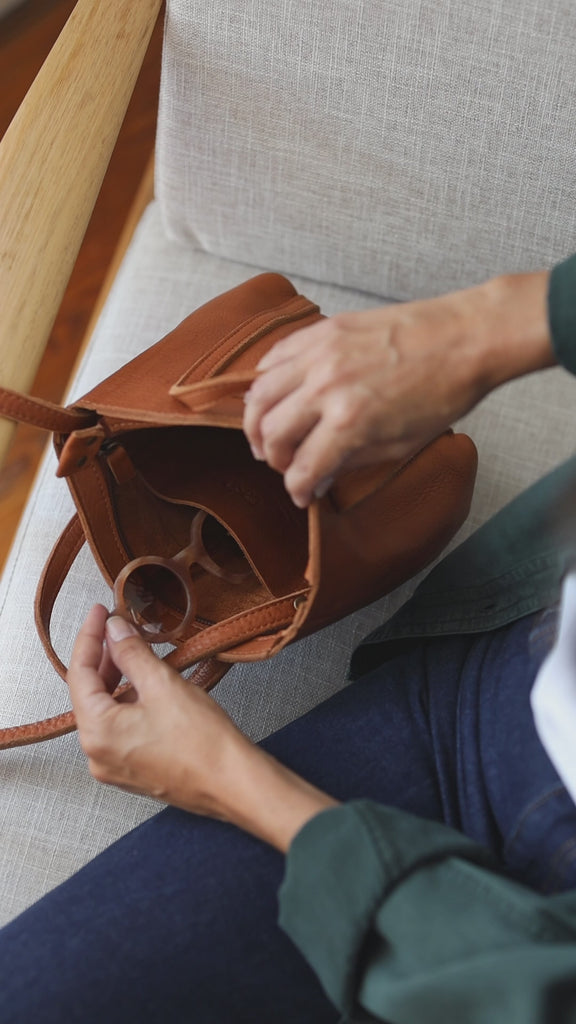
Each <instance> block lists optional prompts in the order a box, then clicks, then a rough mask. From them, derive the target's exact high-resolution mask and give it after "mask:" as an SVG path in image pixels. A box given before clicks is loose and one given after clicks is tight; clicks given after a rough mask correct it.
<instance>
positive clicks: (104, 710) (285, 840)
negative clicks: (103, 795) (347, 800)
mask: <svg viewBox="0 0 576 1024" xmlns="http://www.w3.org/2000/svg"><path fill="white" fill-rule="evenodd" d="M122 675H124V676H126V678H127V679H129V680H130V682H131V683H132V684H133V687H134V691H133V693H132V694H130V695H127V696H126V697H125V698H124V699H122V698H120V699H119V700H117V699H114V698H113V697H112V692H113V691H114V690H115V689H116V687H117V685H118V683H119V682H120V679H121V677H122ZM68 684H69V686H70V692H71V695H72V703H73V706H74V711H75V714H76V720H77V724H78V732H79V735H80V742H81V744H82V747H83V749H84V751H85V753H86V755H87V757H88V761H89V765H90V771H91V773H92V775H93V776H94V777H95V778H96V779H98V780H99V781H100V782H104V783H109V784H111V785H115V786H119V787H120V788H121V789H127V790H129V791H131V792H135V793H145V794H148V795H150V796H153V797H157V798H159V799H161V800H164V801H165V802H167V803H170V804H173V805H174V806H176V807H181V808H183V809H184V810H188V811H193V812H195V813H197V814H203V815H207V816H208V817H212V818H220V819H223V820H226V821H229V822H232V823H233V824H236V825H239V826H240V827H242V828H245V829H246V830H247V831H250V832H252V833H253V834H254V835H257V836H260V838H262V839H265V840H266V841H267V842H270V843H271V844H272V845H274V846H277V847H278V848H279V849H283V850H285V849H287V847H288V845H289V844H290V842H291V839H292V838H293V836H294V835H295V833H296V832H297V831H299V829H300V828H301V827H302V825H303V824H304V823H305V821H307V820H308V818H310V817H312V816H313V815H314V814H316V813H318V811H320V810H322V809H323V808H324V807H327V806H331V805H333V804H334V803H335V801H334V800H332V799H331V798H330V797H328V796H326V794H324V793H321V792H320V791H319V790H317V789H315V788H314V787H313V786H310V785H309V784H308V783H307V782H305V781H304V780H303V779H300V778H299V777H298V776H297V775H294V774H293V773H292V772H290V771H289V770H288V769H287V768H284V767H283V765H280V764H279V763H278V762H277V761H275V760H274V759H273V758H271V757H270V756H269V755H268V754H266V753H265V752H264V751H263V750H261V749H260V748H259V747H256V746H254V744H253V743H251V742H250V741H249V740H248V739H247V738H246V736H244V734H243V733H242V732H240V730H239V729H238V728H237V727H236V726H235V725H234V723H233V722H232V720H231V719H230V718H229V717H228V715H227V714H226V713H225V712H224V711H223V710H222V708H220V707H219V705H218V704H216V702H215V701H214V700H213V699H212V698H211V697H209V696H208V694H207V693H204V691H202V690H200V689H198V687H196V686H194V685H193V684H192V683H190V682H186V680H184V679H182V677H181V676H180V675H179V674H178V672H176V671H175V670H174V669H172V668H171V667H170V666H169V665H167V664H166V663H165V662H163V661H161V660H160V659H159V658H157V657H156V655H155V654H153V652H152V651H151V650H150V648H149V647H148V646H147V645H146V643H145V642H144V640H143V639H142V638H141V637H140V636H139V635H138V634H137V633H136V631H135V630H134V628H133V627H132V626H131V625H130V623H128V622H125V621H124V620H123V619H120V618H118V617H114V618H112V619H108V612H107V610H106V609H105V608H104V607H103V606H102V605H96V606H95V607H94V608H93V609H92V611H91V612H90V614H89V615H88V618H87V619H86V622H85V623H84V625H83V627H82V629H81V630H80V632H79V634H78V638H77V640H76V644H75V646H74V651H73V654H72V659H71V662H70V669H69V671H68Z"/></svg>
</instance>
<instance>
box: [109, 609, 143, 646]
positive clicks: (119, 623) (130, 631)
mask: <svg viewBox="0 0 576 1024" xmlns="http://www.w3.org/2000/svg"><path fill="white" fill-rule="evenodd" d="M106 633H107V634H108V636H109V637H110V639H111V640H126V639H127V638H128V637H129V636H138V630H137V629H136V628H135V626H133V625H132V623H131V622H127V621H126V619H122V618H121V617H120V615H112V616H111V617H110V618H109V619H107V620H106Z"/></svg>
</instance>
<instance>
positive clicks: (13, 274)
mask: <svg viewBox="0 0 576 1024" xmlns="http://www.w3.org/2000/svg"><path fill="white" fill-rule="evenodd" d="M161 6H162V0H79V2H78V3H77V5H76V7H75V9H74V11H73V13H72V15H71V17H70V18H69V20H68V22H67V24H66V26H65V28H64V30H63V31H62V33H61V34H60V36H59V38H58V40H57V42H56V44H55V46H54V47H53V49H52V50H51V52H50V54H49V56H48V58H47V59H46V61H45V63H44V65H43V66H42V68H41V70H40V72H39V74H38V76H37V77H36V79H35V81H34V83H33V85H32V87H31V89H30V90H29V92H28V94H27V96H26V98H25V99H24V101H23V103H22V105H21V107H20V109H19V111H18V113H17V114H16V117H15V118H14V120H13V121H12V124H11V125H10V127H9V129H8V131H7V132H6V134H5V136H4V138H3V140H2V142H1V143H0V385H2V386H4V387H8V388H13V389H15V390H18V391H27V390H28V388H29V387H30V385H31V383H32V381H33V379H34V376H35V373H36V370H37V368H38V365H39V362H40V359H41V357H42V354H43V351H44V347H45V344H46V341H47V340H48V337H49V334H50V331H51V328H52V325H53V322H54V319H55V317H56V313H57V312H58V307H59V305H60V302H61V300H62V296H63V294H64V290H65V288H66V285H67V283H68V279H69V277H70V274H71V272H72V268H73V266H74V262H75V259H76V256H77V254H78V250H79V248H80V245H81V243H82V239H83V237H84V234H85V231H86V228H87V225H88V221H89V219H90V215H91V213H92V209H93V207H94V203H95V201H96V198H97V196H98V192H99V190H100V186H101V183H102V179H103V177H104V174H105V172H106V168H107V166H108V163H109V160H110V156H111V154H112V150H113V148H114V144H115V142H116V138H117V136H118V132H119V130H120V127H121V124H122V121H123V118H124V114H125V112H126V108H127V106H128V102H129V100H130V96H131V95H132V91H133V89H134V85H135V83H136V78H137V76H138V72H139V70H140V67H141V64H142V61H143V59H144V55H145V53H146V49H147V46H148V42H149V39H150V36H151V34H152V30H153V28H154V25H155V22H156V19H157V17H158V13H159V11H160V8H161ZM10 436H11V425H10V424H8V423H6V422H5V421H0V466H1V464H2V461H3V459H4V455H5V453H6V449H7V447H8V444H9V440H10Z"/></svg>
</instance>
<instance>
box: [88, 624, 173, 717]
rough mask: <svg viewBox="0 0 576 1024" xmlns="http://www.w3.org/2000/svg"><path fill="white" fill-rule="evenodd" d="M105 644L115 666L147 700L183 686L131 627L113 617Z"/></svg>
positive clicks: (107, 626) (108, 625) (170, 669)
mask: <svg viewBox="0 0 576 1024" xmlns="http://www.w3.org/2000/svg"><path fill="white" fill-rule="evenodd" d="M106 644H107V647H108V650H109V653H110V658H111V661H112V663H113V664H114V665H115V666H116V669H117V670H119V672H120V673H121V674H122V675H124V676H126V678H127V679H129V680H130V682H131V683H132V684H133V685H134V686H135V687H136V690H137V692H138V695H139V696H140V697H141V698H142V699H144V700H145V701H146V700H154V699H155V698H156V697H157V696H158V695H160V696H165V690H166V687H167V686H168V685H170V684H172V685H173V684H174V682H179V683H181V679H180V676H179V675H178V673H177V672H175V671H174V669H172V668H170V667H169V666H168V665H166V664H165V663H164V662H163V661H161V660H160V659H159V658H157V657H156V655H155V654H154V653H153V652H152V651H151V650H150V647H149V646H148V645H147V644H146V642H145V641H144V640H143V639H142V637H141V636H140V635H139V634H138V632H137V631H136V629H135V628H134V626H132V625H131V623H129V622H126V620H125V619H122V618H120V616H117V615H114V616H112V617H111V618H109V619H108V620H107V622H106Z"/></svg>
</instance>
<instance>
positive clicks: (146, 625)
mask: <svg viewBox="0 0 576 1024" xmlns="http://www.w3.org/2000/svg"><path fill="white" fill-rule="evenodd" d="M123 595H124V602H125V604H126V608H127V610H128V611H129V613H130V615H131V616H132V619H133V621H134V622H135V624H136V625H137V626H138V628H139V630H140V632H141V633H143V634H145V635H146V636H147V637H149V638H150V639H152V638H153V637H154V636H158V637H160V636H161V635H162V634H164V633H169V632H170V631H171V630H174V629H176V628H177V627H178V624H179V622H181V621H182V619H183V618H184V616H185V614H186V610H187V608H188V595H187V593H186V589H185V587H184V584H183V582H182V580H181V579H180V577H179V576H178V575H177V574H176V573H175V572H172V571H171V570H170V569H168V568H166V567H165V566H163V565H142V566H140V568H139V569H134V571H133V572H131V573H130V575H129V576H128V579H127V580H126V581H125V583H124V589H123Z"/></svg>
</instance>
